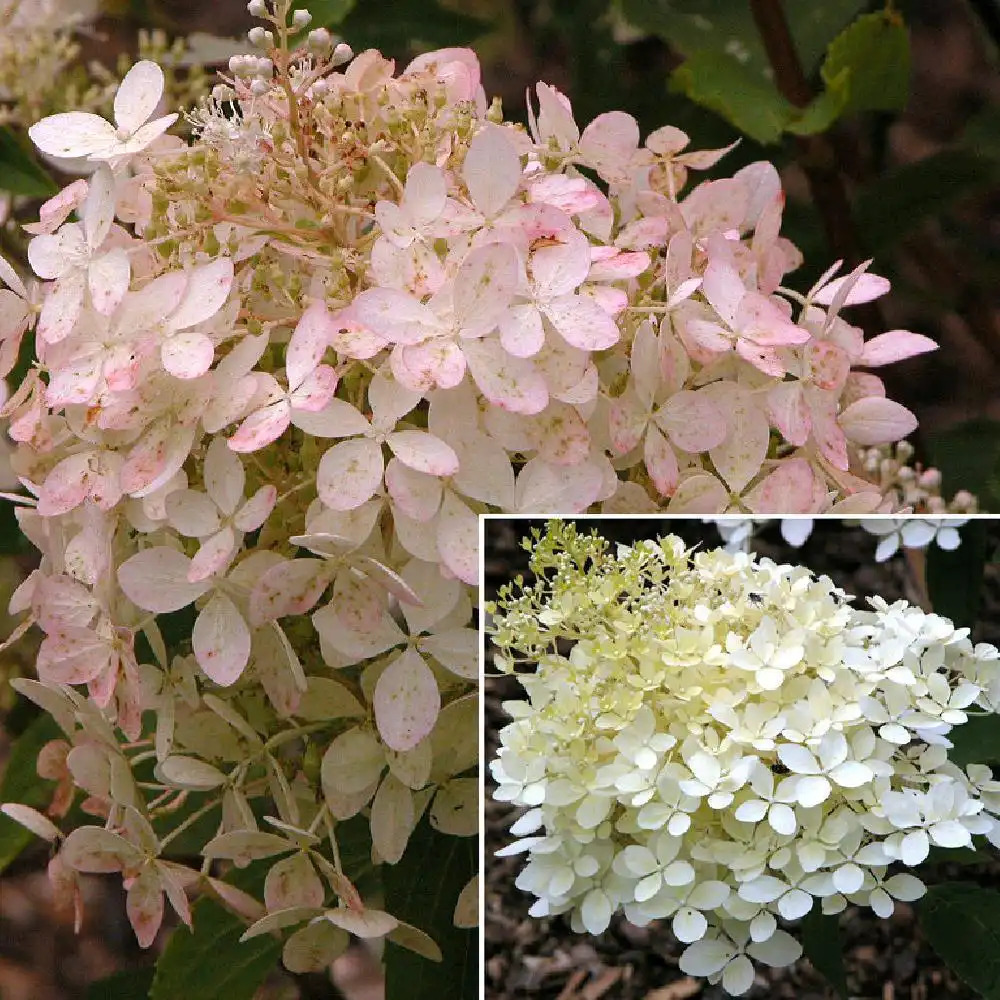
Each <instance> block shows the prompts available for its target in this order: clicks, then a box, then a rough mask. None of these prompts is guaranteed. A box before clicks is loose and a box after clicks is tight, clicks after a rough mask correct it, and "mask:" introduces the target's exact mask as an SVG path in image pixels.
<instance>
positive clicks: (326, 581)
mask: <svg viewBox="0 0 1000 1000" xmlns="http://www.w3.org/2000/svg"><path fill="white" fill-rule="evenodd" d="M330 577H331V571H330V567H329V565H328V563H327V561H326V560H325V559H289V560H287V561H286V562H281V563H278V565H276V566H272V567H271V568H270V569H269V570H266V571H265V572H264V574H263V576H261V578H260V579H259V580H258V581H257V582H256V584H255V585H254V588H253V591H252V592H251V594H250V607H249V618H250V624H251V625H252V626H253V627H254V628H259V627H260V626H261V625H263V624H264V623H265V622H270V621H275V620H276V619H278V618H285V617H286V616H287V615H304V614H306V613H307V612H308V611H309V610H310V609H311V608H312V607H313V606H314V605H315V604H316V602H317V601H318V600H319V599H320V598H321V597H322V596H323V591H324V590H326V588H327V587H328V586H329V585H330Z"/></svg>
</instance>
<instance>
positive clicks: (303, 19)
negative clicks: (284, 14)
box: [292, 9, 313, 31]
mask: <svg viewBox="0 0 1000 1000" xmlns="http://www.w3.org/2000/svg"><path fill="white" fill-rule="evenodd" d="M312 19H313V18H312V14H310V13H309V11H307V10H301V9H300V10H293V11H292V27H293V28H295V29H296V30H298V31H301V30H302V29H303V28H304V27H306V26H307V25H308V24H309V22H310V21H311V20H312Z"/></svg>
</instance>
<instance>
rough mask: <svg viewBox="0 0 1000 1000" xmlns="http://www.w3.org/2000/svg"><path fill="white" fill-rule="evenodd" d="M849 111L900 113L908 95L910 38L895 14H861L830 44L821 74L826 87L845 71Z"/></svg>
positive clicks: (892, 12)
mask: <svg viewBox="0 0 1000 1000" xmlns="http://www.w3.org/2000/svg"><path fill="white" fill-rule="evenodd" d="M845 70H846V71H847V72H848V74H849V78H848V81H847V85H848V91H849V94H848V100H847V110H848V111H901V110H902V109H903V108H904V107H905V106H906V101H907V98H908V97H909V93H910V35H909V33H908V32H907V30H906V25H905V24H903V20H902V18H901V17H900V16H899V14H897V13H896V12H894V11H880V12H878V13H876V14H862V16H861V17H859V18H858V19H857V20H856V21H855V22H854V23H853V24H851V25H849V26H848V27H847V28H845V29H844V30H843V31H842V32H841V33H840V34H839V35H838V36H837V37H836V38H835V39H834V40H833V41H832V42H831V43H830V48H829V49H828V50H827V53H826V59H824V60H823V67H822V69H821V70H820V73H821V75H822V77H823V81H824V82H825V83H826V84H827V85H829V84H830V83H831V81H833V80H835V79H837V77H839V76H840V75H841V74H843V73H844V71H845Z"/></svg>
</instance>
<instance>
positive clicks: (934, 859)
mask: <svg viewBox="0 0 1000 1000" xmlns="http://www.w3.org/2000/svg"><path fill="white" fill-rule="evenodd" d="M995 863H996V861H995V859H994V857H993V856H992V855H991V854H987V853H986V851H980V850H978V849H973V848H969V847H935V846H934V845H931V850H930V853H929V854H928V855H927V858H926V860H925V861H924V864H928V865H992V864H995Z"/></svg>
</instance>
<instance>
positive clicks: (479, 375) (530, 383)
mask: <svg viewBox="0 0 1000 1000" xmlns="http://www.w3.org/2000/svg"><path fill="white" fill-rule="evenodd" d="M462 353H463V354H464V355H465V360H466V361H467V362H468V364H469V371H470V373H471V374H472V377H473V379H475V382H476V385H477V386H478V387H479V390H480V392H482V394H483V395H484V396H485V397H486V399H487V400H488V401H489V402H490V403H492V404H493V405H494V406H499V407H500V409H502V410H509V411H510V412H511V413H523V414H526V415H528V416H530V415H532V414H535V413H540V412H541V411H542V410H544V409H545V407H546V405H547V404H548V401H549V392H548V388H547V387H546V384H545V379H544V378H543V377H542V375H541V374H540V373H539V372H538V370H537V369H536V368H535V366H534V365H533V364H532V362H531V361H529V360H527V359H524V358H514V357H511V356H510V355H509V354H507V353H506V351H504V349H503V348H502V347H501V346H500V343H499V342H498V341H494V340H469V341H466V342H465V343H464V344H463V345H462Z"/></svg>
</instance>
